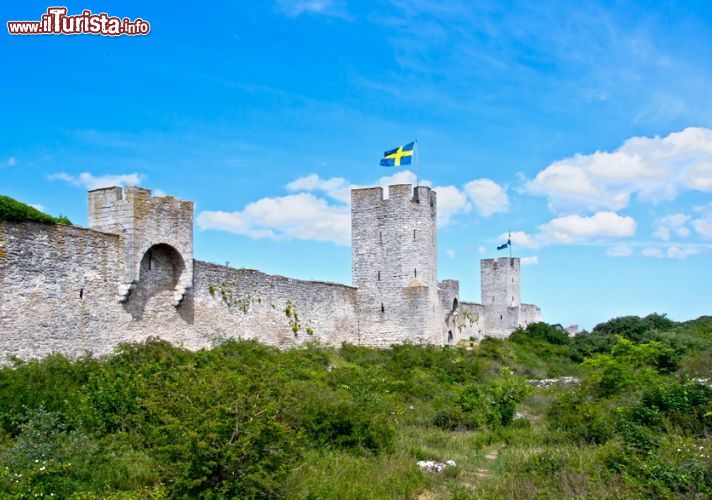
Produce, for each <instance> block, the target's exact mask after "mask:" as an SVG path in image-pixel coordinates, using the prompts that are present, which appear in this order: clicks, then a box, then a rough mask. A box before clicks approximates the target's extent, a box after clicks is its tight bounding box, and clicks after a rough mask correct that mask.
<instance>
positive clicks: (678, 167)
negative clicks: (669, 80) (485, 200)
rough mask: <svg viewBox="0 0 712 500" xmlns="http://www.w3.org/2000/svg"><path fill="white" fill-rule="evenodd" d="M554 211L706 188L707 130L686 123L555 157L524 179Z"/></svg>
mask: <svg viewBox="0 0 712 500" xmlns="http://www.w3.org/2000/svg"><path fill="white" fill-rule="evenodd" d="M525 190H526V191H527V192H529V193H531V194H535V195H541V196H546V197H547V198H548V203H549V208H550V209H551V210H553V211H555V212H574V211H578V210H589V211H595V210H602V209H603V210H620V209H621V208H624V207H626V206H628V204H629V203H630V199H631V196H632V195H634V194H635V195H637V197H638V198H639V199H641V200H644V201H651V202H657V201H662V200H672V199H674V198H675V197H677V195H678V194H679V193H680V192H683V191H688V190H697V191H703V192H712V130H710V129H706V128H694V127H690V128H686V129H684V130H682V131H681V132H674V133H671V134H670V135H668V136H666V137H662V138H661V137H657V136H656V137H652V138H649V137H633V138H631V139H628V140H627V141H625V142H624V143H623V145H622V146H621V147H620V148H618V149H617V150H615V151H613V152H605V151H596V152H595V153H593V154H589V155H584V154H576V155H574V156H573V157H570V158H565V159H563V160H559V161H556V162H554V163H552V164H551V165H549V166H548V167H546V168H545V169H544V170H542V171H540V172H539V173H538V174H537V175H536V176H535V178H534V179H533V180H531V181H529V182H527V183H526V184H525Z"/></svg>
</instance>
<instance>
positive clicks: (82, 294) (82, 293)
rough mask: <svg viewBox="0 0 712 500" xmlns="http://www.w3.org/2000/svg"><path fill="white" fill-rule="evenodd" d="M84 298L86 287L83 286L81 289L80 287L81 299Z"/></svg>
mask: <svg viewBox="0 0 712 500" xmlns="http://www.w3.org/2000/svg"><path fill="white" fill-rule="evenodd" d="M83 298H84V289H83V288H80V289H79V300H81V299H83Z"/></svg>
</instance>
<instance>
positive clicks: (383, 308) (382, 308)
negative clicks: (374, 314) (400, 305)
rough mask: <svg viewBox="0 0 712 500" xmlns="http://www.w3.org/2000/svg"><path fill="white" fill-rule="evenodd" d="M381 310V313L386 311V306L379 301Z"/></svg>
mask: <svg viewBox="0 0 712 500" xmlns="http://www.w3.org/2000/svg"><path fill="white" fill-rule="evenodd" d="M381 312H382V313H384V312H386V308H385V307H384V306H383V302H381Z"/></svg>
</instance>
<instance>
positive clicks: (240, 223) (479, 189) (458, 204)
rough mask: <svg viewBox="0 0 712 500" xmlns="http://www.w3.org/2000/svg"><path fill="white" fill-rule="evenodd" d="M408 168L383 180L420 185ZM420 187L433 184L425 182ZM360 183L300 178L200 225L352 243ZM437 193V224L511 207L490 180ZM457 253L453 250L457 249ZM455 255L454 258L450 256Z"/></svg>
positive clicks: (205, 215) (206, 217)
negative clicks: (354, 201) (356, 191)
mask: <svg viewBox="0 0 712 500" xmlns="http://www.w3.org/2000/svg"><path fill="white" fill-rule="evenodd" d="M416 180H417V179H416V176H415V174H414V173H413V172H411V171H409V170H403V171H400V172H397V173H395V174H393V175H389V176H384V177H381V178H380V179H378V181H377V182H376V184H377V185H378V186H381V187H383V188H384V192H385V195H386V196H387V187H388V186H389V185H393V184H416ZM420 184H421V185H426V186H432V182H430V181H428V180H421V181H420ZM358 187H361V186H358V185H356V184H353V183H351V182H349V181H348V180H346V179H344V178H341V177H333V178H329V179H324V178H322V177H320V176H318V175H317V174H310V175H307V176H304V177H299V178H298V179H295V180H294V181H292V182H290V183H289V184H287V185H286V189H287V191H289V192H290V194H288V195H285V196H277V197H268V198H262V199H260V200H257V201H255V202H253V203H250V204H249V205H247V206H245V207H244V208H243V209H241V210H237V211H232V212H224V211H204V212H201V213H200V215H199V216H198V219H197V221H198V225H199V226H200V228H201V229H214V230H223V231H229V232H232V233H236V234H240V235H244V236H248V237H251V238H272V239H283V238H296V239H302V240H318V241H330V242H332V243H336V244H338V245H348V244H349V243H350V234H351V216H350V207H349V205H350V202H351V190H352V189H355V188H358ZM433 189H434V190H435V191H436V192H437V193H438V222H439V223H440V224H443V225H444V224H448V223H450V222H451V220H452V219H453V218H454V217H455V216H457V215H459V214H465V213H469V212H472V211H476V212H477V213H478V214H479V215H481V216H482V217H489V216H491V215H492V214H495V213H497V212H503V211H506V210H508V208H509V198H508V196H507V190H506V187H503V186H500V185H499V184H497V183H496V182H494V181H492V180H490V179H476V180H472V181H470V182H468V183H466V184H465V185H464V186H463V187H462V188H458V187H456V186H435V187H433ZM453 257H454V253H453ZM451 258H452V257H451Z"/></svg>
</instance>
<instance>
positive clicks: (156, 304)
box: [125, 243, 187, 320]
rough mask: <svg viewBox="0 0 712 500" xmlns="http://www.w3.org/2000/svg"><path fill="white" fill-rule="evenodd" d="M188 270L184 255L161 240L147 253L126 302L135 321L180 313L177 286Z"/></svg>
mask: <svg viewBox="0 0 712 500" xmlns="http://www.w3.org/2000/svg"><path fill="white" fill-rule="evenodd" d="M185 272H187V271H186V266H185V262H184V260H183V257H182V256H181V254H180V253H179V252H178V250H176V249H175V248H174V247H172V246H171V245H167V244H165V243H159V244H156V245H153V246H152V247H150V248H149V249H148V250H146V252H145V253H144V254H143V257H142V258H141V263H140V265H139V273H138V274H139V276H138V282H137V283H136V284H135V286H134V287H133V289H132V291H131V295H130V296H129V297H128V300H127V302H126V303H125V307H126V310H127V311H128V312H129V313H131V317H132V318H133V319H135V320H142V319H144V318H145V317H150V318H152V319H156V320H161V319H165V320H169V319H173V318H174V317H175V316H176V308H175V306H176V300H175V295H176V289H177V288H179V283H180V282H181V277H182V275H183V273H185Z"/></svg>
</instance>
